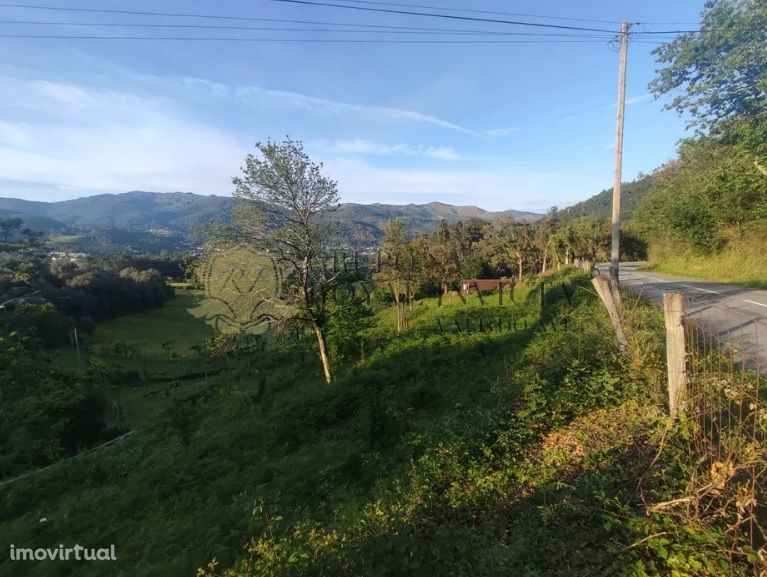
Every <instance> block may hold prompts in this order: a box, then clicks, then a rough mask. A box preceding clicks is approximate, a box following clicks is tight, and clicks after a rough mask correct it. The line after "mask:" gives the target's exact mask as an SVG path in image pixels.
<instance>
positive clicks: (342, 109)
mask: <svg viewBox="0 0 767 577" xmlns="http://www.w3.org/2000/svg"><path fill="white" fill-rule="evenodd" d="M234 96H235V97H236V98H238V99H240V100H243V101H245V102H248V103H250V104H252V105H255V106H263V105H268V106H270V107H290V108H297V109H300V110H304V111H306V112H310V113H313V114H317V115H321V116H341V115H350V114H351V115H355V116H359V117H362V118H366V119H368V120H372V121H376V122H415V123H421V124H431V125H433V126H440V127H442V128H447V129H449V130H455V131H458V132H463V133H465V134H471V135H473V136H478V134H477V133H476V132H475V131H473V130H470V129H468V128H466V127H464V126H461V125H459V124H455V123H453V122H448V121H447V120H443V119H441V118H438V117H436V116H432V115H430V114H424V113H422V112H417V111H414V110H407V109H403V108H392V107H388V106H371V105H367V104H352V103H349V102H340V101H336V100H328V99H325V98H316V97H314V96H308V95H306V94H300V93H298V92H288V91H284V90H272V89H267V88H261V87H260V86H238V87H236V88H235V89H234Z"/></svg>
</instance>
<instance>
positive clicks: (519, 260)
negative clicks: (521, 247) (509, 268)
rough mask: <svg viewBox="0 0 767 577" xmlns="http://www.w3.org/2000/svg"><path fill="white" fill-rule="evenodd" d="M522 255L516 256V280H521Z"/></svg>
mask: <svg viewBox="0 0 767 577" xmlns="http://www.w3.org/2000/svg"><path fill="white" fill-rule="evenodd" d="M522 262H523V261H522V257H517V281H518V282H520V283H521V282H522Z"/></svg>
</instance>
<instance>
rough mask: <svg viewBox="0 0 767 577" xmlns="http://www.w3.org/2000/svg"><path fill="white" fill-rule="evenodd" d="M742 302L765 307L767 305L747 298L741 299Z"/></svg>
mask: <svg viewBox="0 0 767 577" xmlns="http://www.w3.org/2000/svg"><path fill="white" fill-rule="evenodd" d="M743 302H744V303H751V304H752V305H759V306H760V307H767V305H766V304H764V303H758V302H756V301H750V300H747V299H743Z"/></svg>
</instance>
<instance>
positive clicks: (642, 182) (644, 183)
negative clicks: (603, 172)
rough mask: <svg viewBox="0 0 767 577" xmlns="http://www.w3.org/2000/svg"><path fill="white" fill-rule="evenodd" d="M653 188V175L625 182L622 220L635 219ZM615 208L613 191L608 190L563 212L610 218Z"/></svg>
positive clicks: (622, 191)
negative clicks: (636, 213) (638, 209)
mask: <svg viewBox="0 0 767 577" xmlns="http://www.w3.org/2000/svg"><path fill="white" fill-rule="evenodd" d="M652 188H653V175H642V176H640V177H639V178H637V179H636V180H633V181H631V182H624V183H623V185H622V186H621V218H622V219H624V220H629V219H631V218H633V216H634V211H635V210H636V208H637V207H638V206H639V203H640V202H641V201H642V199H644V198H645V197H646V196H647V195H648V194H649V193H650V192H651V191H652ZM612 207H613V189H612V188H608V189H606V190H603V191H602V192H600V193H599V194H595V195H594V196H592V197H591V198H588V199H586V200H584V201H582V202H579V203H577V204H574V205H573V206H571V207H568V208H565V209H563V211H562V212H565V213H567V214H570V215H572V216H574V217H581V216H596V217H603V218H610V216H612V210H613V209H612Z"/></svg>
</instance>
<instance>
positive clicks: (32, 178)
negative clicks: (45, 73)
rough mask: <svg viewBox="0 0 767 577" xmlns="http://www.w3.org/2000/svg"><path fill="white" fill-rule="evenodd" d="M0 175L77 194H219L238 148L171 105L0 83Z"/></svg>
mask: <svg viewBox="0 0 767 577" xmlns="http://www.w3.org/2000/svg"><path fill="white" fill-rule="evenodd" d="M0 118H3V120H2V122H0V175H2V177H3V178H4V179H6V180H10V181H18V182H23V183H32V184H36V185H40V186H47V187H50V189H51V192H52V195H53V194H55V190H57V189H58V190H76V191H80V192H82V193H88V192H105V191H125V190H133V189H145V190H194V191H196V192H201V193H214V192H217V193H226V192H228V191H229V190H230V189H231V182H230V177H231V176H232V175H234V174H235V173H236V172H237V169H238V165H239V161H240V160H241V159H242V158H243V157H244V155H245V149H244V147H243V146H241V143H240V142H239V141H238V140H237V139H236V138H234V137H232V136H230V135H228V134H226V133H224V132H222V131H220V130H219V129H217V128H215V127H212V126H209V125H206V124H205V123H202V122H199V121H195V120H191V119H188V118H185V117H184V116H183V115H182V114H181V113H180V112H179V110H178V107H177V106H175V105H174V103H173V102H172V101H166V100H163V99H161V98H157V97H143V96H140V95H135V94H131V93H128V92H121V91H116V90H103V89H94V88H91V87H88V86H81V85H75V84H67V83H55V82H47V81H35V80H31V81H30V80H23V79H17V78H11V77H3V78H0Z"/></svg>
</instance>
